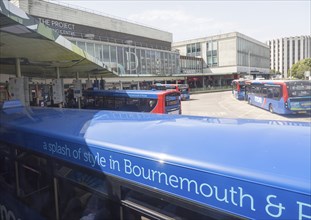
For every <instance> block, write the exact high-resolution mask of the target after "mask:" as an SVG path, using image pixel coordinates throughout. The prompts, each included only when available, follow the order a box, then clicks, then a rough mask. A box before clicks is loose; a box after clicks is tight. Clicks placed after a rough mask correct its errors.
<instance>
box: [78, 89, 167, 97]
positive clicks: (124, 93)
mask: <svg viewBox="0 0 311 220" xmlns="http://www.w3.org/2000/svg"><path fill="white" fill-rule="evenodd" d="M83 93H84V94H85V95H86V94H91V95H97V96H113V97H129V98H150V99H155V98H157V97H158V95H159V94H167V93H169V91H161V90H85V91H84V92H83Z"/></svg>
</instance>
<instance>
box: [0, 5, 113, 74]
mask: <svg viewBox="0 0 311 220" xmlns="http://www.w3.org/2000/svg"><path fill="white" fill-rule="evenodd" d="M16 58H20V64H21V73H22V76H29V77H39V78H55V77H56V68H57V67H59V71H60V77H61V78H73V77H75V76H76V73H77V72H78V73H79V76H80V77H86V76H87V74H97V75H98V74H100V75H102V74H105V75H113V74H114V72H113V71H111V70H110V69H109V68H108V67H107V66H105V65H104V64H103V63H102V62H101V61H99V60H97V59H96V58H94V57H92V56H91V55H89V54H88V53H87V52H85V51H83V50H82V49H80V48H79V47H77V46H76V45H74V44H73V43H71V42H70V41H68V40H67V39H66V38H64V37H63V36H61V35H59V34H58V33H56V32H55V31H54V30H52V29H51V28H49V27H47V26H45V25H44V24H42V23H40V22H39V21H38V20H37V19H35V18H34V17H32V16H30V15H28V14H26V13H25V12H24V11H22V10H21V9H20V8H18V7H16V6H15V5H13V4H12V3H10V2H8V1H7V0H3V1H0V73H4V74H14V75H15V74H16V64H15V63H16Z"/></svg>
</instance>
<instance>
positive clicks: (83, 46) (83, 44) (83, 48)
mask: <svg viewBox="0 0 311 220" xmlns="http://www.w3.org/2000/svg"><path fill="white" fill-rule="evenodd" d="M77 43H78V44H77V46H78V47H80V48H81V49H82V50H85V42H80V41H78V42H77Z"/></svg>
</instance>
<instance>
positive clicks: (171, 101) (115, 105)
mask: <svg viewBox="0 0 311 220" xmlns="http://www.w3.org/2000/svg"><path fill="white" fill-rule="evenodd" d="M179 97H180V92H178V91H175V90H165V91H161V90H85V91H84V92H83V105H82V108H86V109H102V110H115V111H131V112H150V113H162V114H181V104H180V99H179Z"/></svg>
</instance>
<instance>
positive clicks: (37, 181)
mask: <svg viewBox="0 0 311 220" xmlns="http://www.w3.org/2000/svg"><path fill="white" fill-rule="evenodd" d="M20 156H21V162H20V164H19V180H20V196H21V198H22V200H23V201H24V202H25V203H26V204H27V205H28V206H30V207H31V208H33V209H34V210H36V211H38V212H39V213H40V214H41V215H42V216H43V217H46V218H48V219H55V216H54V215H55V211H54V210H55V207H53V206H54V190H53V189H54V188H53V180H52V172H51V170H50V167H51V166H52V165H51V164H49V163H48V161H47V160H46V159H45V158H41V157H37V156H34V155H30V154H24V152H20Z"/></svg>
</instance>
